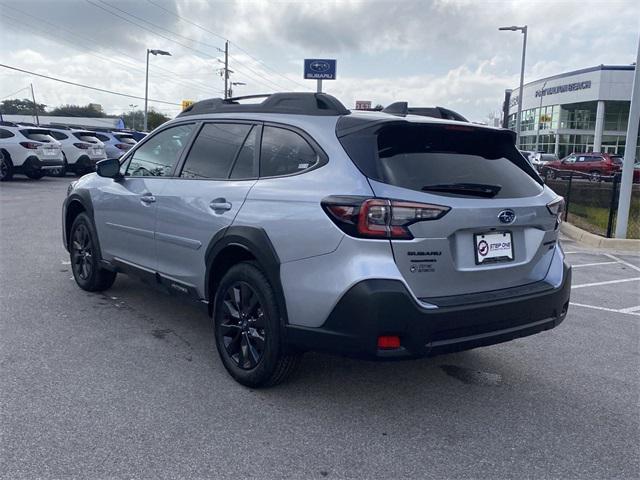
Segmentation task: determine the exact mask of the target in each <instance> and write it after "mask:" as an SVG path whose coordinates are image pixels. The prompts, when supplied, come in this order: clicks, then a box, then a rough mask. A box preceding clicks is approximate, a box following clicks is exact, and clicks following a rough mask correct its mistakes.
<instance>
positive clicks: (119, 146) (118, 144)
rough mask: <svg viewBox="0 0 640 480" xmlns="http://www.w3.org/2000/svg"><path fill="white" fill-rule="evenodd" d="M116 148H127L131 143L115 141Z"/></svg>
mask: <svg viewBox="0 0 640 480" xmlns="http://www.w3.org/2000/svg"><path fill="white" fill-rule="evenodd" d="M116 148H119V149H120V150H129V149H130V148H131V145H129V144H128V143H116Z"/></svg>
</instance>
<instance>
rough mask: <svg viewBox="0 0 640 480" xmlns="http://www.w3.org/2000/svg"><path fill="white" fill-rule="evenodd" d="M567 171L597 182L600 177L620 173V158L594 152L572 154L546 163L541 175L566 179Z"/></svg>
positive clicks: (619, 156)
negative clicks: (582, 174) (583, 175)
mask: <svg viewBox="0 0 640 480" xmlns="http://www.w3.org/2000/svg"><path fill="white" fill-rule="evenodd" d="M558 170H560V172H559V171H558ZM569 171H573V172H580V173H584V174H585V176H589V178H590V179H591V180H593V181H596V182H597V181H600V180H601V177H610V176H612V175H614V174H615V173H618V172H621V171H622V156H621V155H613V154H610V153H595V152H589V153H572V154H571V155H569V156H567V157H565V158H563V159H562V160H556V161H554V162H549V163H547V164H546V165H545V166H544V168H543V171H542V174H543V175H544V176H545V177H547V178H556V177H566V176H568V172H569ZM564 172H567V173H564Z"/></svg>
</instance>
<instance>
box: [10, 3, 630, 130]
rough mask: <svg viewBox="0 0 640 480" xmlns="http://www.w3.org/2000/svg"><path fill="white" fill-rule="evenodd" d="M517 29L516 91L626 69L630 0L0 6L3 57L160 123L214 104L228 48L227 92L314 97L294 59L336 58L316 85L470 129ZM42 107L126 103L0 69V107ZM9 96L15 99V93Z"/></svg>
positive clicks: (489, 104)
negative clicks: (186, 103)
mask: <svg viewBox="0 0 640 480" xmlns="http://www.w3.org/2000/svg"><path fill="white" fill-rule="evenodd" d="M524 24H526V25H528V31H529V33H528V41H527V60H526V68H525V83H526V82H527V81H533V80H536V79H538V78H541V77H544V76H549V75H554V74H558V73H562V72H566V71H570V70H574V69H579V68H585V67H590V66H594V65H600V64H608V65H618V64H620V65H624V64H627V65H628V64H630V63H633V62H635V60H636V51H637V47H638V34H639V32H640V2H638V1H637V0H629V1H627V0H608V1H590V0H584V1H562V0H554V1H536V0H526V1H493V0H485V1H469V0H394V1H387V0H353V1H349V0H342V1H340V0H271V1H268V0H263V1H260V0H235V1H234V0H0V46H1V48H0V63H1V64H4V65H9V66H12V67H17V68H21V69H23V70H29V71H32V72H36V73H39V74H43V75H48V76H53V77H56V78H60V79H64V80H69V81H72V82H76V83H81V84H85V85H90V86H93V87H97V88H102V89H107V90H111V91H114V92H119V93H124V94H128V95H133V96H138V97H144V86H145V54H146V49H147V48H149V49H161V50H166V51H169V52H170V53H171V56H151V57H150V70H149V98H151V99H154V100H161V101H164V102H167V103H159V102H150V104H149V105H150V107H153V108H155V109H156V110H158V111H161V112H163V113H165V114H167V115H169V116H171V117H173V116H175V115H176V114H177V113H178V112H179V110H180V106H179V104H180V102H181V101H182V100H183V99H188V100H196V101H197V100H201V99H204V98H210V97H219V96H222V92H223V88H224V83H223V78H222V76H221V75H220V73H219V70H220V68H221V67H222V63H221V60H222V59H223V57H224V54H223V49H224V42H225V39H226V40H229V42H230V44H229V45H230V46H229V52H230V57H229V67H230V69H231V70H232V71H233V74H232V75H231V77H232V78H231V80H232V81H234V82H242V83H245V84H246V85H237V86H235V87H234V94H236V95H249V94H255V93H268V92H273V91H304V90H308V91H313V90H314V89H315V82H314V81H311V80H303V78H302V74H303V72H302V70H303V59H304V58H335V59H337V62H338V67H337V73H338V75H337V76H338V78H337V80H335V81H325V82H324V91H325V92H327V93H330V94H332V95H335V96H336V97H338V98H339V99H340V100H341V101H342V102H343V103H345V105H347V107H349V108H352V107H353V106H354V104H355V101H356V100H371V101H372V102H373V104H374V105H375V104H382V105H388V104H389V103H392V102H394V101H408V102H409V105H412V106H432V105H438V106H443V107H447V108H451V109H453V110H456V111H458V112H460V113H461V114H463V115H464V116H466V117H467V118H469V119H470V120H472V121H487V119H488V118H490V117H491V116H492V115H499V114H498V111H499V110H500V106H501V102H502V98H503V95H504V90H505V88H516V87H517V86H518V82H519V74H520V56H521V53H522V34H520V33H519V32H499V31H498V27H499V26H506V25H524ZM29 84H33V87H34V91H35V95H36V100H37V102H38V103H44V104H46V105H48V106H49V107H55V106H57V105H61V104H67V103H71V104H87V103H98V104H101V105H102V106H103V108H104V110H105V111H106V112H108V113H112V114H119V113H121V112H124V111H127V110H131V109H132V107H131V105H137V107H133V108H137V109H141V108H142V107H143V104H144V101H143V100H141V99H131V98H126V97H122V96H117V95H113V94H107V93H101V92H96V91H92V90H88V89H84V88H80V87H75V86H70V85H65V84H61V83H58V82H55V81H52V80H47V79H44V78H40V77H36V76H33V75H29V74H25V73H21V72H17V71H15V70H10V69H7V68H2V67H0V99H4V98H25V97H28V96H29V95H30V91H29V90H28V87H29ZM16 91H17V93H16Z"/></svg>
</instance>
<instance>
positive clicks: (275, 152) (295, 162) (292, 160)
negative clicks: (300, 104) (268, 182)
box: [260, 127, 318, 177]
mask: <svg viewBox="0 0 640 480" xmlns="http://www.w3.org/2000/svg"><path fill="white" fill-rule="evenodd" d="M317 162H318V155H317V154H316V152H314V151H313V149H312V148H311V146H310V145H309V144H308V143H307V141H306V140H305V139H304V138H302V137H301V136H300V135H298V134H297V133H295V132H292V131H291V130H285V129H284V128H277V127H264V130H263V133H262V149H261V151H260V176H261V177H274V176H279V175H289V174H292V173H297V172H301V171H302V170H306V169H308V168H310V167H312V166H314V165H315V164H316V163H317Z"/></svg>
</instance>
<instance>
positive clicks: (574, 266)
mask: <svg viewBox="0 0 640 480" xmlns="http://www.w3.org/2000/svg"><path fill="white" fill-rule="evenodd" d="M614 263H620V262H596V263H583V264H581V265H571V267H572V268H580V267H596V266H598V265H613V264H614Z"/></svg>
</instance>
